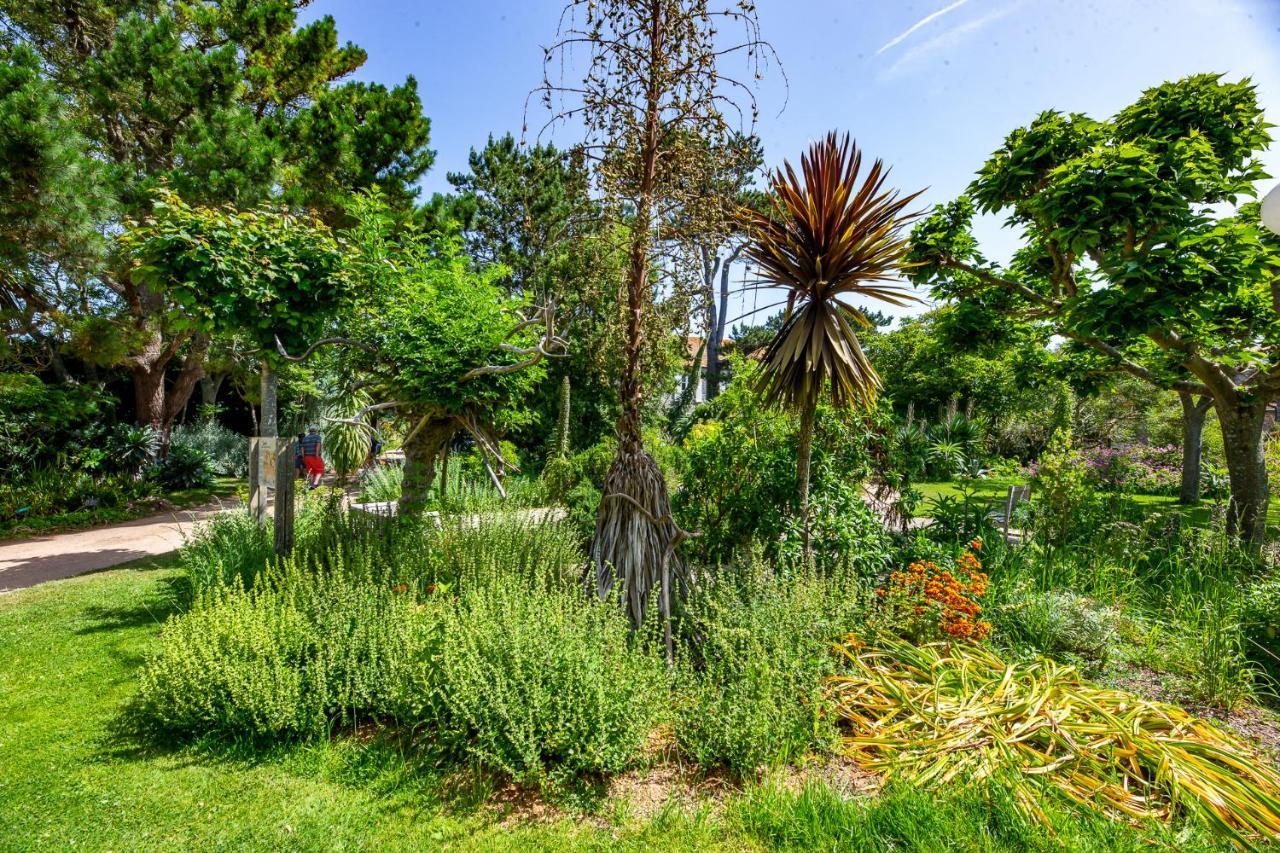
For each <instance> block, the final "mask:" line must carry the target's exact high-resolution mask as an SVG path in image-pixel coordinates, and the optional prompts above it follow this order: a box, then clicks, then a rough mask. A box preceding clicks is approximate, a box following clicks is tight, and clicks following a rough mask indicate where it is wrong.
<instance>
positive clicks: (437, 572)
mask: <svg viewBox="0 0 1280 853" xmlns="http://www.w3.org/2000/svg"><path fill="white" fill-rule="evenodd" d="M426 536H427V541H426V543H425V544H426V545H427V550H426V553H425V554H424V556H423V558H422V564H421V568H419V569H416V570H414V571H413V578H412V579H413V580H417V581H418V582H419V583H421V584H426V585H429V584H440V583H445V584H449V585H450V586H453V587H455V588H457V589H472V588H475V587H480V586H487V585H490V584H494V585H497V584H504V583H520V584H522V585H524V586H526V587H528V588H531V589H532V588H538V589H547V590H569V589H576V588H578V587H577V586H576V584H577V581H578V579H579V578H580V577H581V572H582V564H583V558H582V550H581V548H580V545H579V541H578V539H577V536H576V535H575V533H574V531H573V529H572V528H571V527H570V526H569V525H568V524H567V523H565V522H563V521H554V520H549V519H548V520H543V521H531V520H528V519H526V518H522V517H520V516H515V515H505V516H504V515H496V516H491V517H486V518H485V519H484V520H483V522H482V523H479V524H476V523H474V522H472V521H471V520H469V519H463V520H458V521H449V520H446V522H445V524H444V525H443V526H442V527H441V528H439V529H435V528H428V530H427V531H426ZM421 545H422V543H421V540H419V547H418V550H419V551H420V552H421V551H423V548H422V547H421ZM400 562H401V565H402V566H404V565H407V564H408V561H407V560H405V559H403V558H402V559H401V560H400ZM403 579H404V580H410V578H409V577H405V578H403Z"/></svg>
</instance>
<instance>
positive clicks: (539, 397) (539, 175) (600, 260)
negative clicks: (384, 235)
mask: <svg viewBox="0 0 1280 853" xmlns="http://www.w3.org/2000/svg"><path fill="white" fill-rule="evenodd" d="M469 167H470V168H469V171H466V172H455V173H450V175H449V182H450V183H451V184H452V185H453V187H454V188H455V189H456V190H457V194H456V195H453V196H449V197H447V198H445V197H441V198H439V199H433V201H432V204H431V205H430V208H431V209H430V210H429V211H428V213H427V214H426V216H425V217H424V218H425V219H426V220H427V222H428V223H429V224H431V225H433V226H435V227H436V228H437V229H439V225H438V224H437V223H440V222H441V221H443V220H448V219H453V220H455V221H456V223H457V224H458V225H460V226H461V228H462V235H463V239H464V245H465V247H466V250H467V253H468V254H470V255H471V256H472V257H473V258H475V259H476V260H477V261H478V262H479V263H481V264H490V265H492V264H501V265H502V266H503V267H505V268H506V270H507V273H506V275H505V277H504V278H503V283H504V284H505V286H506V287H507V288H508V289H509V290H511V291H512V292H513V293H515V294H523V295H526V296H528V297H529V298H531V299H534V300H536V301H538V302H546V301H548V300H549V301H551V302H552V303H554V304H555V306H556V314H557V316H559V317H560V318H562V321H563V322H564V323H565V325H566V326H567V327H571V328H572V330H573V346H572V347H571V348H570V351H569V353H568V354H567V355H566V357H565V358H563V359H559V360H557V361H555V362H553V363H550V364H549V365H548V381H547V382H545V383H542V384H541V385H539V386H538V387H537V388H536V389H535V390H534V393H533V394H532V395H531V397H530V399H529V400H527V405H528V406H529V407H530V409H532V410H533V411H534V412H535V414H536V417H535V418H532V419H530V422H529V423H528V425H527V426H525V427H524V428H522V429H521V430H520V433H521V436H520V437H521V439H522V443H524V444H527V445H531V446H539V445H546V444H548V443H549V442H552V440H553V439H552V435H551V433H550V432H549V430H550V429H551V427H552V424H553V423H556V422H557V418H558V417H559V414H558V412H559V404H558V393H559V380H561V379H563V378H566V377H572V378H573V380H574V383H575V388H574V391H575V393H574V395H573V400H572V403H573V411H572V412H571V416H570V421H569V422H568V423H569V425H570V429H571V432H572V435H573V439H574V442H575V443H576V444H577V445H578V446H590V445H593V444H595V443H596V442H597V441H599V440H600V438H602V437H603V436H604V435H605V434H606V433H607V432H608V431H609V430H611V429H612V427H613V424H614V423H616V421H617V417H618V412H619V399H618V390H617V388H616V386H615V383H614V382H613V381H612V379H613V377H616V376H617V374H618V372H619V371H620V369H621V358H622V347H621V345H620V339H621V330H622V323H623V317H622V312H621V306H620V304H619V301H618V295H617V287H616V285H615V284H614V282H616V281H617V280H618V279H619V278H621V276H622V271H623V267H624V262H625V257H624V256H623V254H622V252H620V251H619V250H618V248H617V244H618V242H619V240H618V235H617V234H615V233H614V229H613V226H611V224H610V223H609V222H608V221H607V217H605V216H604V215H602V210H601V208H600V205H599V203H598V202H597V201H595V200H594V199H592V198H591V196H590V192H589V190H590V173H589V171H588V169H587V161H586V159H585V157H584V155H583V152H582V151H581V150H571V151H561V150H560V149H558V148H557V147H555V146H554V145H551V144H549V143H538V144H533V145H522V144H520V143H517V142H516V140H515V139H514V138H513V137H512V136H510V135H509V134H508V135H505V136H502V137H499V138H494V137H490V138H489V140H488V142H487V144H486V145H485V147H484V148H483V149H480V150H478V151H477V150H472V152H471V156H470V158H469ZM445 230H447V228H446V229H445ZM659 319H660V320H661V321H662V322H663V323H665V322H666V320H667V318H666V317H662V318H659ZM650 326H651V334H650V340H651V341H654V342H656V343H658V344H662V343H665V337H664V331H665V329H664V328H662V327H661V326H660V325H659V324H658V322H657V321H656V320H655V321H653V322H651V324H650ZM661 355H662V354H661V353H651V354H650V357H649V358H647V359H646V360H645V366H646V369H647V370H648V371H649V372H650V373H651V374H652V375H650V376H647V377H646V380H647V381H649V382H651V383H655V384H656V383H661V381H662V380H663V378H664V371H666V370H668V369H669V367H670V365H669V363H668V361H669V360H667V359H663V358H662V357H661ZM537 455H540V456H541V455H545V454H543V453H539V454H537Z"/></svg>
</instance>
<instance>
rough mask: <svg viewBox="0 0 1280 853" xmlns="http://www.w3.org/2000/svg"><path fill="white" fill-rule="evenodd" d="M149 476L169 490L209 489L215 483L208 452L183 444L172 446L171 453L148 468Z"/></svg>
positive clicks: (162, 487)
mask: <svg viewBox="0 0 1280 853" xmlns="http://www.w3.org/2000/svg"><path fill="white" fill-rule="evenodd" d="M147 476H148V477H149V478H150V479H152V480H154V481H155V482H156V484H157V485H159V486H160V488H161V489H164V490H165V491H167V492H176V491H180V490H183V489H208V488H211V487H212V486H213V483H214V471H213V464H212V463H211V462H210V461H209V456H208V454H206V453H205V452H204V451H203V450H201V449H199V448H197V447H188V446H187V445H182V444H179V445H175V446H173V447H170V448H169V454H168V455H167V456H165V457H164V458H163V459H161V460H159V461H158V462H156V463H155V464H154V465H152V466H151V467H150V468H149V469H148V470H147Z"/></svg>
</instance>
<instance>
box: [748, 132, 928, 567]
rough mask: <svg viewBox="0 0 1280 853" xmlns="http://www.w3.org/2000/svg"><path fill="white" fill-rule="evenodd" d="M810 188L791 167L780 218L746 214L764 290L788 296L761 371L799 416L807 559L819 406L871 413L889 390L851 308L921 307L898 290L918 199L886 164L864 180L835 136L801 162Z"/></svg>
mask: <svg viewBox="0 0 1280 853" xmlns="http://www.w3.org/2000/svg"><path fill="white" fill-rule="evenodd" d="M801 171H802V173H803V175H804V177H803V178H801V177H799V176H798V175H796V172H795V170H794V169H793V168H792V167H791V164H790V163H786V164H784V165H783V167H782V168H781V169H778V170H777V171H776V172H775V173H774V175H773V179H772V181H771V189H772V191H773V195H774V197H775V198H776V199H777V204H778V210H777V211H776V212H774V213H773V215H769V214H766V213H762V212H759V211H754V210H746V211H744V212H743V214H742V217H743V220H744V223H743V224H744V227H745V228H746V229H747V230H748V233H749V234H750V245H749V246H748V248H747V258H748V259H749V260H750V261H751V262H752V263H754V264H755V265H756V268H757V270H758V271H759V279H760V283H761V284H762V285H765V286H773V287H780V288H783V289H784V290H786V292H787V312H786V315H785V316H784V318H783V322H782V327H781V328H780V329H779V330H778V333H777V335H776V336H774V338H773V340H772V341H770V343H769V346H768V348H767V349H766V350H765V353H764V357H763V359H762V361H761V366H762V370H761V372H760V378H759V381H758V385H759V388H760V390H761V392H762V393H763V394H764V397H765V400H766V401H767V402H769V403H781V404H783V405H785V406H787V407H788V408H791V409H793V410H795V411H797V412H798V413H799V415H800V432H799V436H798V440H797V444H796V480H797V484H798V489H799V492H798V494H799V501H798V502H799V505H800V512H801V516H802V518H803V520H804V525H805V527H804V529H805V542H804V549H805V552H806V553H807V552H808V548H809V546H808V530H809V523H808V513H809V462H810V456H811V454H812V450H813V425H814V415H815V413H816V412H817V409H818V399H819V397H821V396H822V395H823V394H824V393H829V394H830V396H831V402H832V404H833V405H834V406H836V407H837V408H845V407H849V406H852V405H855V404H859V405H864V406H866V407H868V408H870V406H871V404H872V402H873V401H874V399H875V395H876V391H877V390H878V388H879V386H880V379H879V377H878V376H877V375H876V372H875V368H873V367H872V366H871V362H870V361H868V360H867V357H866V355H865V354H863V352H862V345H861V344H860V343H859V341H858V335H857V333H856V332H855V331H854V329H853V326H852V325H851V323H856V324H858V325H861V326H862V327H864V328H867V327H869V326H870V325H871V321H870V320H868V319H867V318H866V316H865V315H863V313H862V311H861V309H860V308H859V307H858V306H856V305H854V304H853V303H852V302H850V301H849V300H851V299H854V298H858V297H863V298H866V297H870V298H872V299H877V300H880V301H883V302H887V303H890V304H893V305H903V304H905V303H906V302H908V301H910V300H911V299H912V298H913V297H911V296H910V294H908V293H907V292H906V291H905V290H903V289H902V288H900V287H896V286H894V285H892V284H886V283H885V282H887V281H890V280H892V279H893V278H894V277H895V276H896V273H897V271H898V269H899V267H900V262H901V259H902V256H903V255H905V254H906V252H907V241H906V236H905V235H904V234H902V229H903V228H904V227H905V226H906V224H907V223H908V221H909V219H910V214H908V213H904V211H905V209H906V207H907V205H909V204H910V203H911V202H912V201H913V200H914V199H915V198H916V196H917V195H919V193H912V194H910V195H905V196H903V195H900V194H899V193H898V191H897V190H895V189H887V188H886V187H885V181H886V179H887V178H888V172H887V170H886V169H885V168H884V163H883V162H881V161H880V160H877V161H876V162H875V163H874V165H872V167H871V168H870V169H869V170H868V171H867V173H866V174H865V175H863V174H862V152H861V151H860V150H859V149H858V147H857V146H856V145H855V144H854V143H853V142H852V141H851V140H850V138H849V137H848V135H846V136H845V137H844V138H843V139H839V138H837V136H836V134H835V133H830V134H828V135H827V137H826V138H825V139H823V140H821V141H819V142H815V143H814V144H813V146H812V147H811V148H810V149H809V152H808V153H807V154H805V155H804V157H803V158H802V159H801Z"/></svg>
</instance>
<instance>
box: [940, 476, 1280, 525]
mask: <svg viewBox="0 0 1280 853" xmlns="http://www.w3.org/2000/svg"><path fill="white" fill-rule="evenodd" d="M1026 482H1027V480H1026V479H1025V478H1024V479H1005V478H998V477H992V478H990V479H984V480H976V481H974V482H973V487H974V494H975V495H976V496H977V498H978V499H980V500H985V501H990V502H991V503H993V504H995V503H999V502H1002V501H1003V500H1004V499H1005V496H1006V495H1007V494H1008V492H1009V487H1010V486H1012V485H1015V484H1024V483H1026ZM916 488H917V489H919V490H920V492H921V493H922V494H923V495H924V500H923V501H922V502H921V504H920V506H919V508H918V509H917V510H916V512H917V513H918V514H919V515H921V516H923V517H928V515H929V501H931V500H933V499H935V498H938V497H942V496H944V495H959V494H960V484H959V483H957V482H955V481H950V482H945V483H917V484H916ZM1129 498H1130V499H1131V500H1132V501H1133V502H1134V503H1136V504H1138V505H1139V506H1143V507H1148V508H1150V509H1152V510H1157V509H1158V510H1164V511H1166V512H1181V513H1183V514H1185V515H1186V516H1187V518H1188V519H1189V520H1190V521H1191V523H1192V524H1195V525H1201V526H1203V525H1205V524H1207V523H1208V522H1209V514H1210V512H1211V511H1212V504H1211V502H1210V501H1202V502H1201V503H1200V504H1199V505H1198V506H1194V507H1188V506H1184V505H1182V504H1180V503H1178V499H1177V498H1176V497H1173V496H1171V495H1129ZM1267 526H1268V527H1270V528H1275V529H1276V530H1278V531H1280V501H1274V500H1273V501H1271V503H1270V504H1269V505H1268V507H1267Z"/></svg>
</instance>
